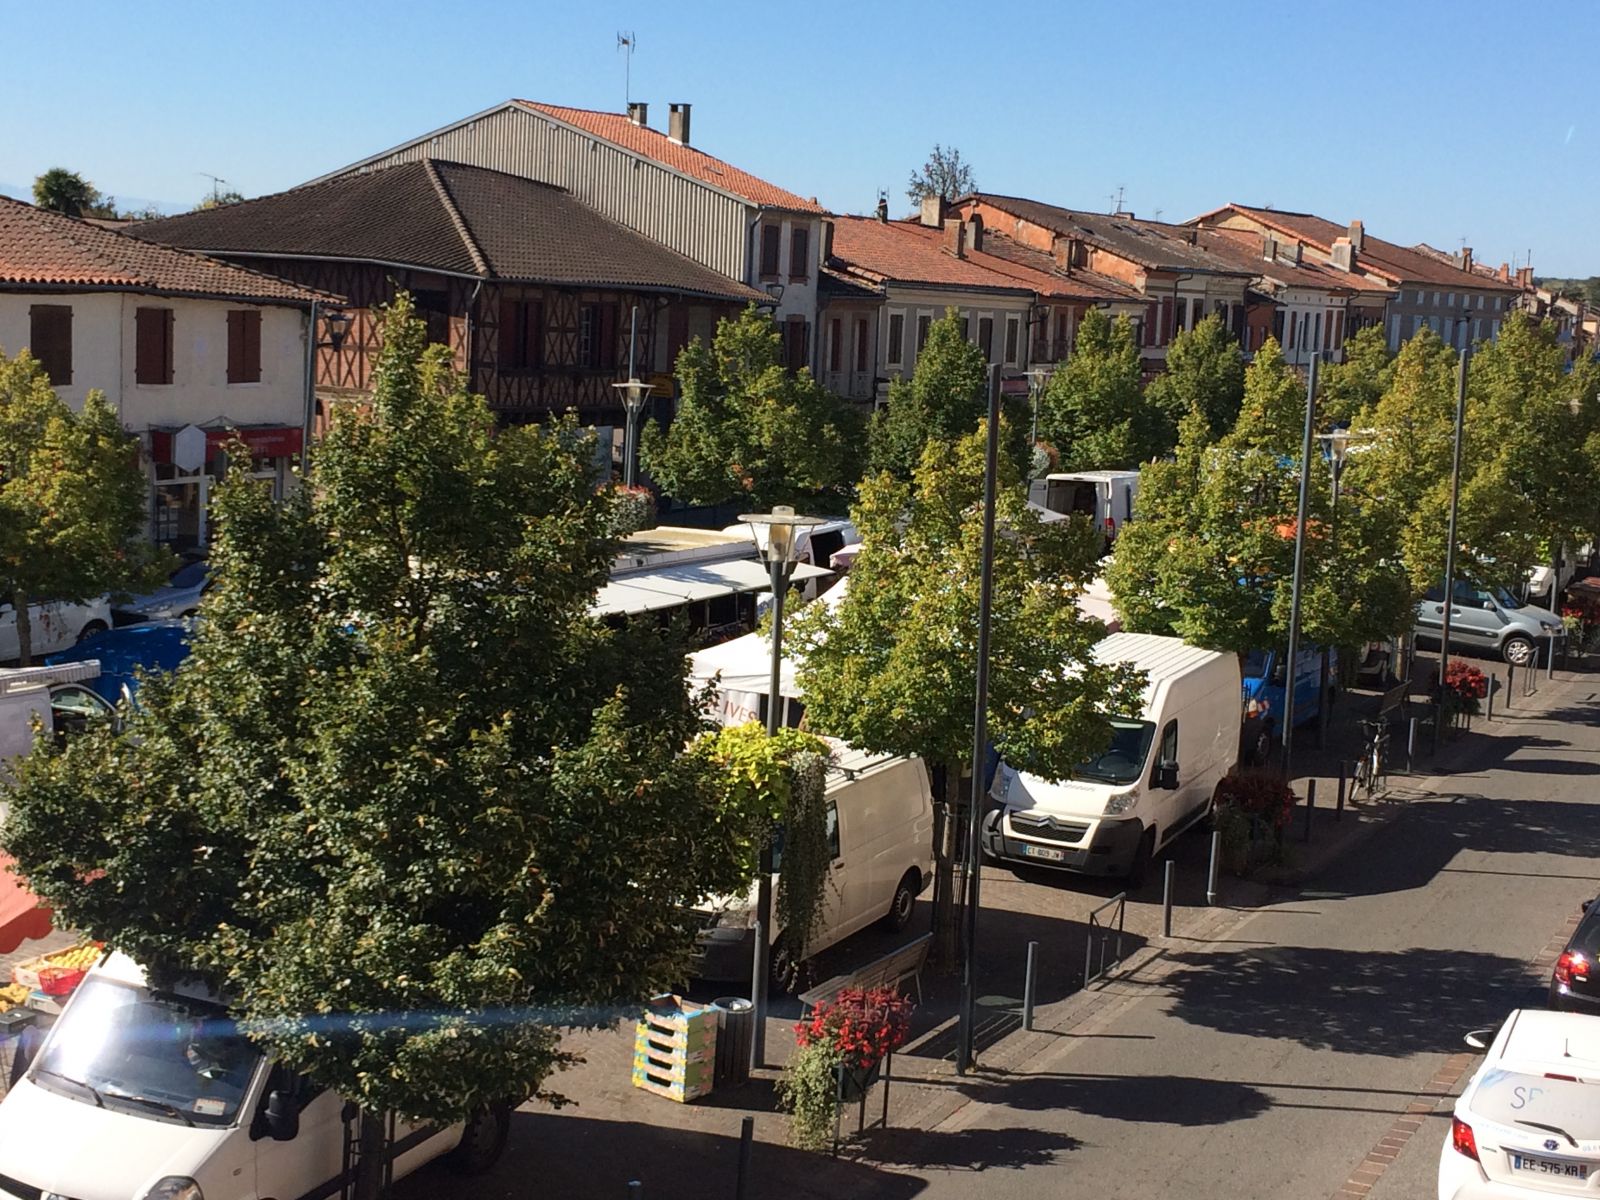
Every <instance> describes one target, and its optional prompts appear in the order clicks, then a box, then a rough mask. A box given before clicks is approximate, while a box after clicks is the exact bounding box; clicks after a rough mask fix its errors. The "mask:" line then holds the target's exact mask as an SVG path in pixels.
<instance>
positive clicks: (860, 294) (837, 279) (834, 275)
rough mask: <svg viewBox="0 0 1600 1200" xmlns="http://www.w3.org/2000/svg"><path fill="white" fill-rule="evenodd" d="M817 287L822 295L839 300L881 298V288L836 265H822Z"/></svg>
mask: <svg viewBox="0 0 1600 1200" xmlns="http://www.w3.org/2000/svg"><path fill="white" fill-rule="evenodd" d="M817 282H818V289H819V290H820V291H821V293H822V294H823V295H824V296H833V297H836V298H838V299H840V300H882V299H883V288H882V287H880V286H879V285H877V284H875V283H869V282H867V281H866V280H865V279H858V278H855V277H853V276H851V275H850V274H848V273H847V272H845V271H841V270H839V269H838V268H837V267H823V268H822V275H821V277H820V278H819V279H818V281H817Z"/></svg>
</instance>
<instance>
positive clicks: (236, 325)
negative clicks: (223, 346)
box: [228, 309, 245, 383]
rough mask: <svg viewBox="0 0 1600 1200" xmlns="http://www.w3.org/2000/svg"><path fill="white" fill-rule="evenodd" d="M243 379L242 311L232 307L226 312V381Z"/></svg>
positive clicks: (234, 381) (238, 381)
mask: <svg viewBox="0 0 1600 1200" xmlns="http://www.w3.org/2000/svg"><path fill="white" fill-rule="evenodd" d="M244 381H245V369H244V313H242V312H240V311H239V310H238V309H232V310H230V311H229V313H228V382H229V383H243V382H244Z"/></svg>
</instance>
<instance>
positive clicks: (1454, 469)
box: [1433, 317, 1472, 751]
mask: <svg viewBox="0 0 1600 1200" xmlns="http://www.w3.org/2000/svg"><path fill="white" fill-rule="evenodd" d="M1466 323H1467V318H1465V317H1458V318H1456V325H1457V327H1458V328H1460V327H1462V326H1465V325H1466ZM1471 353H1472V343H1471V342H1470V341H1468V340H1467V339H1466V338H1465V337H1463V338H1462V339H1461V361H1460V363H1459V364H1458V365H1457V367H1456V431H1455V447H1454V449H1453V450H1452V452H1451V457H1450V522H1449V532H1448V534H1447V535H1446V537H1447V539H1448V540H1447V541H1446V542H1445V547H1444V620H1443V621H1442V622H1441V624H1440V628H1439V678H1438V679H1437V680H1435V682H1434V691H1433V705H1434V707H1433V748H1434V750H1435V751H1437V750H1438V749H1439V715H1440V714H1439V709H1440V707H1441V706H1442V705H1443V703H1444V676H1445V671H1446V669H1447V668H1448V667H1449V665H1450V612H1451V609H1452V608H1453V607H1454V606H1455V593H1456V514H1457V512H1458V510H1459V508H1460V504H1461V430H1462V426H1463V425H1464V424H1465V423H1466V416H1467V359H1468V358H1469V357H1470V356H1471Z"/></svg>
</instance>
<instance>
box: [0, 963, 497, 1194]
mask: <svg viewBox="0 0 1600 1200" xmlns="http://www.w3.org/2000/svg"><path fill="white" fill-rule="evenodd" d="M345 1109H346V1105H345V1102H344V1100H342V1099H341V1098H340V1097H339V1096H338V1095H336V1094H335V1093H333V1092H331V1091H328V1090H326V1089H323V1088H318V1087H317V1086H316V1085H314V1084H312V1083H311V1082H310V1081H309V1080H307V1079H306V1078H305V1077H304V1076H297V1075H295V1074H293V1073H292V1072H290V1071H288V1070H287V1069H285V1068H283V1067H281V1066H279V1065H277V1064H275V1063H273V1062H272V1061H271V1060H270V1059H269V1058H267V1057H266V1056H265V1055H263V1054H262V1052H261V1051H260V1050H259V1049H258V1048H257V1047H256V1046H255V1045H254V1044H253V1043H251V1042H250V1041H249V1040H248V1039H246V1038H244V1037H243V1036H241V1035H240V1034H239V1033H238V1032H237V1030H235V1028H234V1026H233V1023H232V1022H231V1021H230V1020H228V1019H227V1016H226V1012H225V1010H224V1009H223V1007H222V1005H221V1004H219V1003H218V1001H217V998H216V997H215V996H213V995H211V994H210V993H208V992H206V991H204V990H203V989H198V988H179V989H177V990H175V991H172V992H162V991H157V990H155V989H154V988H151V987H150V986H149V984H148V983H147V981H146V979H145V974H144V971H143V970H141V969H140V967H139V966H138V964H137V963H135V962H134V961H133V960H132V959H130V958H127V957H126V956H124V955H121V954H111V955H108V956H107V957H105V958H103V959H102V960H101V961H100V962H99V963H98V964H97V965H96V966H95V967H94V968H93V969H92V970H91V971H90V972H89V974H88V976H87V977H86V978H85V979H84V981H83V982H82V983H80V984H79V985H78V987H77V989H76V991H74V993H73V995H72V998H71V999H70V1000H68V1001H67V1004H66V1007H65V1009H64V1010H63V1011H62V1013H61V1016H60V1018H59V1019H58V1020H57V1021H56V1023H55V1025H54V1027H52V1028H51V1030H50V1032H49V1033H48V1034H47V1035H46V1036H45V1038H44V1041H43V1043H42V1044H41V1045H40V1047H39V1049H38V1052H37V1054H36V1055H35V1056H34V1058H33V1060H32V1062H31V1063H30V1064H29V1065H28V1067H27V1069H26V1072H25V1073H24V1074H23V1076H22V1077H21V1078H20V1079H18V1081H17V1082H16V1083H15V1084H14V1085H13V1086H12V1088H11V1091H10V1092H9V1093H8V1094H7V1096H6V1098H5V1101H4V1103H0V1194H4V1195H11V1194H13V1193H15V1194H16V1195H18V1196H36V1197H43V1196H60V1197H68V1196H70V1197H72V1198H73V1200H258V1198H262V1200H265V1198H269V1197H270V1198H272V1200H290V1198H293V1197H305V1196H335V1195H338V1194H339V1192H340V1184H341V1180H342V1179H343V1178H344V1175H345V1171H346V1167H347V1162H346V1128H347V1121H346V1116H347V1114H346V1112H345ZM349 1124H351V1125H352V1126H353V1122H350V1123H349ZM508 1127H509V1113H508V1112H507V1111H505V1110H502V1109H494V1110H485V1111H484V1112H483V1113H482V1114H481V1115H480V1117H478V1118H476V1119H474V1120H473V1121H470V1122H467V1123H465V1124H455V1125H450V1126H447V1127H445V1126H435V1125H418V1124H414V1123H411V1122H408V1121H404V1120H399V1121H397V1122H396V1125H395V1141H394V1149H395V1151H397V1153H396V1154H395V1157H394V1177H395V1178H396V1179H399V1178H400V1177H402V1176H404V1175H409V1174H411V1172H413V1171H415V1170H416V1169H417V1168H418V1167H420V1166H422V1165H423V1164H424V1163H427V1162H430V1161H431V1160H433V1159H435V1158H438V1157H440V1156H441V1155H444V1154H452V1155H453V1156H454V1157H455V1161H456V1162H457V1164H458V1165H460V1166H461V1167H462V1168H463V1169H465V1170H469V1171H482V1170H487V1169H488V1168H489V1167H490V1166H492V1165H493V1163H494V1162H495V1160H496V1159H497V1158H498V1157H499V1154H500V1151H501V1150H502V1149H503V1148H504V1145H505V1138H506V1132H507V1129H508Z"/></svg>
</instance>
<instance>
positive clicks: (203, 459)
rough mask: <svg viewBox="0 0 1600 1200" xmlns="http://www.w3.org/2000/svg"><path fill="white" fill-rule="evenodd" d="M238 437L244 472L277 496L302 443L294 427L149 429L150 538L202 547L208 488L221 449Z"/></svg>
mask: <svg viewBox="0 0 1600 1200" xmlns="http://www.w3.org/2000/svg"><path fill="white" fill-rule="evenodd" d="M236 441H238V442H243V443H244V445H245V447H246V449H247V450H248V451H249V454H250V468H249V472H250V477H251V478H252V479H258V480H260V481H261V482H262V483H263V484H264V485H266V486H268V487H269V488H270V489H271V491H272V498H273V499H274V500H281V499H283V498H284V496H285V495H287V494H288V490H289V488H290V487H291V486H292V483H291V480H292V471H293V468H294V464H295V462H296V461H297V460H298V459H299V457H300V451H301V448H302V445H303V442H302V433H301V430H300V428H299V427H298V426H282V425H254V426H252V425H246V426H239V427H235V426H217V427H214V428H203V427H201V426H199V425H185V426H184V427H183V428H182V429H152V430H151V431H150V434H149V446H148V450H149V458H150V478H151V484H152V490H151V506H150V538H151V540H152V541H154V542H156V543H157V544H159V545H163V546H170V547H171V548H172V549H174V550H202V549H204V548H205V546H206V543H207V540H208V529H207V526H208V515H207V514H208V511H209V506H210V502H211V489H212V488H213V487H215V486H216V484H217V482H218V481H219V480H220V479H221V478H222V477H223V476H224V475H225V474H227V471H228V465H229V463H228V452H227V448H228V446H229V445H230V444H232V443H233V442H236Z"/></svg>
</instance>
